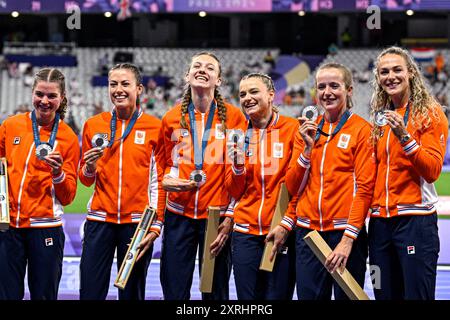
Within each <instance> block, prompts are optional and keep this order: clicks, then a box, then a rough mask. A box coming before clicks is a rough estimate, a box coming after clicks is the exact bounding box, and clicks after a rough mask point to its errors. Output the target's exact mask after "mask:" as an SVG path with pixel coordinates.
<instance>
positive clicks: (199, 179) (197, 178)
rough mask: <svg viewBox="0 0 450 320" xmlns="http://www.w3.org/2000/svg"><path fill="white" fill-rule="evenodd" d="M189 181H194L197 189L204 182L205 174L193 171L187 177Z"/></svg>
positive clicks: (200, 171) (201, 171)
mask: <svg viewBox="0 0 450 320" xmlns="http://www.w3.org/2000/svg"><path fill="white" fill-rule="evenodd" d="M189 180H192V181H194V182H195V183H196V184H197V187H200V186H202V185H203V184H204V183H205V182H206V173H205V172H203V170H194V171H192V172H191V174H190V175H189Z"/></svg>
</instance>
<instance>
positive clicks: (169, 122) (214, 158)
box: [161, 103, 245, 219]
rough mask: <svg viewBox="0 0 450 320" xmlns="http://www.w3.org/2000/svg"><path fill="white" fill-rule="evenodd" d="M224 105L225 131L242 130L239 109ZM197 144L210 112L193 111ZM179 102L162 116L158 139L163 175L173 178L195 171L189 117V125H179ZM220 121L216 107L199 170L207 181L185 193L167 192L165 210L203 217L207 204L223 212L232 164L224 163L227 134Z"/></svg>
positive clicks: (242, 119)
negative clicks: (162, 155) (227, 177)
mask: <svg viewBox="0 0 450 320" xmlns="http://www.w3.org/2000/svg"><path fill="white" fill-rule="evenodd" d="M225 106H226V108H227V113H226V117H227V120H226V127H227V132H226V133H228V132H229V131H228V130H233V129H241V130H243V127H244V125H245V117H244V115H243V114H242V112H241V111H240V110H239V109H238V108H236V107H234V106H232V105H231V104H228V103H225ZM194 114H195V122H196V125H197V132H198V133H199V134H198V139H199V145H200V146H201V141H200V140H201V137H202V136H203V131H204V128H205V125H206V121H207V119H208V115H209V111H208V112H206V113H201V112H198V111H195V112H194ZM180 117H181V104H178V105H176V106H175V107H173V108H172V109H171V110H169V111H168V112H167V113H166V115H165V116H164V117H163V119H162V127H161V140H162V141H163V145H164V149H165V152H164V156H165V161H164V163H165V165H166V168H165V172H164V173H165V174H169V175H171V176H173V177H175V178H180V179H189V175H190V173H191V172H192V171H193V170H195V164H194V148H193V143H192V137H191V132H190V128H189V127H190V125H189V116H188V114H186V122H187V123H188V128H187V129H183V128H181V126H180ZM221 128H222V122H221V120H220V119H219V116H218V113H217V108H216V110H215V115H214V118H213V122H212V126H211V133H210V135H209V139H208V144H207V147H206V150H205V156H204V161H203V168H202V170H203V171H204V172H205V174H206V182H205V184H203V185H202V186H200V188H196V189H194V190H190V191H184V192H168V199H167V207H166V208H167V210H169V211H170V212H172V213H175V214H181V215H184V216H186V217H189V218H191V219H206V218H207V217H208V213H207V208H208V206H217V207H220V209H221V210H220V214H221V216H223V215H225V211H226V210H227V207H228V204H229V202H230V197H229V195H228V192H227V190H226V189H225V176H226V175H227V174H231V164H227V162H228V161H227V159H226V144H227V138H229V136H230V135H227V134H225V133H224V132H223V130H222V129H221Z"/></svg>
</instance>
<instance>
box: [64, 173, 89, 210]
mask: <svg viewBox="0 0 450 320" xmlns="http://www.w3.org/2000/svg"><path fill="white" fill-rule="evenodd" d="M93 192H94V185H92V186H90V187H86V186H85V185H83V184H82V183H81V182H80V180H78V184H77V195H76V196H75V200H73V202H72V204H70V205H68V206H67V207H65V208H64V212H66V213H86V212H87V209H86V205H87V203H88V201H89V199H90V197H91V195H92V193H93Z"/></svg>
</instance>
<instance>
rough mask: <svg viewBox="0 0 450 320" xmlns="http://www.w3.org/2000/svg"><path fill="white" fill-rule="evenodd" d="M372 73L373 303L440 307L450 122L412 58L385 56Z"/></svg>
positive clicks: (396, 53) (399, 53) (398, 52)
mask: <svg viewBox="0 0 450 320" xmlns="http://www.w3.org/2000/svg"><path fill="white" fill-rule="evenodd" d="M374 73H375V80H374V82H373V86H374V93H373V96H372V101H371V108H372V110H371V119H372V125H373V129H372V134H371V142H372V143H373V146H374V153H373V156H374V160H375V161H376V163H377V166H378V171H377V179H376V184H375V190H374V196H373V200H372V205H371V207H372V212H371V219H370V224H369V257H370V263H371V265H377V266H378V267H379V268H380V277H381V279H380V280H381V282H380V286H379V287H375V288H374V292H375V298H376V299H380V300H383V299H386V300H391V299H414V300H418V299H427V300H428V299H434V297H435V285H436V268H437V260H438V255H439V236H438V226H437V214H436V207H435V203H436V202H437V200H438V197H437V193H436V190H435V188H434V185H433V182H434V181H436V180H437V179H438V177H439V175H440V173H441V170H442V165H443V161H444V154H445V150H446V144H447V136H448V122H447V119H446V117H445V115H444V112H443V111H442V107H441V106H440V105H439V104H438V103H437V102H436V100H435V99H434V98H433V97H432V96H431V94H430V92H429V91H428V89H427V88H426V86H425V81H424V78H423V76H422V74H421V73H420V71H419V68H418V66H417V64H416V63H415V62H414V60H413V58H412V57H411V55H410V54H409V53H408V52H407V51H406V50H404V49H402V48H399V47H390V48H388V49H385V50H384V51H382V52H381V53H380V54H379V55H378V57H377V59H376V63H375V69H374Z"/></svg>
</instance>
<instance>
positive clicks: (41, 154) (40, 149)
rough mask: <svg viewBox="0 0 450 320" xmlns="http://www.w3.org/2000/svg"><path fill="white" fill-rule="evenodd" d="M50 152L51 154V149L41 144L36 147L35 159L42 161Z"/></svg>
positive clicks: (45, 144) (47, 145)
mask: <svg viewBox="0 0 450 320" xmlns="http://www.w3.org/2000/svg"><path fill="white" fill-rule="evenodd" d="M50 152H52V147H51V146H50V145H49V144H47V143H42V144H40V145H38V146H37V147H36V157H38V159H39V160H43V159H44V158H45V157H46V156H48V155H49V153H50Z"/></svg>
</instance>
